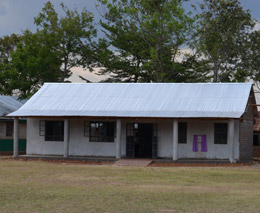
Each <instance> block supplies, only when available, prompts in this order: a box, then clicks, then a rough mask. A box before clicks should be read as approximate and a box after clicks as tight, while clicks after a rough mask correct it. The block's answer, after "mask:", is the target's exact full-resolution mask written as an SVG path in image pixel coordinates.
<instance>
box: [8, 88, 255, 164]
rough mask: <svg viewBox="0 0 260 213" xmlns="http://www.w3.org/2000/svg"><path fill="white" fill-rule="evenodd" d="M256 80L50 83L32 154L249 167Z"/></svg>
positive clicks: (35, 124) (20, 113)
mask: <svg viewBox="0 0 260 213" xmlns="http://www.w3.org/2000/svg"><path fill="white" fill-rule="evenodd" d="M256 113H257V109H256V103H255V96H254V92H253V88H252V84H251V83H84V84H78V83H72V84H69V83H45V84H44V85H43V87H42V88H41V89H40V90H39V91H38V92H37V93H36V94H35V95H34V96H33V97H32V98H31V99H30V100H29V101H27V103H26V104H24V105H23V106H22V107H21V108H20V109H19V110H17V111H15V112H13V113H11V114H9V116H10V117H14V118H15V126H14V129H15V134H14V145H15V146H14V147H15V149H14V156H15V157H16V156H17V155H18V147H17V141H18V130H19V129H20V126H19V124H18V119H19V118H21V117H22V118H27V147H26V153H27V155H39V156H44V155H62V156H64V157H68V156H89V157H97V156H99V157H114V158H116V159H120V158H167V159H172V160H174V161H178V160H182V159H190V160H192V159H201V160H204V159H211V160H227V161H230V162H232V163H233V162H251V161H252V159H253V123H254V116H255V115H256Z"/></svg>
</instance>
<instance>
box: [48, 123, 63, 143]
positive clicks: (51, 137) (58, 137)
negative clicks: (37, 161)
mask: <svg viewBox="0 0 260 213" xmlns="http://www.w3.org/2000/svg"><path fill="white" fill-rule="evenodd" d="M63 140H64V122H63V121H45V141H63Z"/></svg>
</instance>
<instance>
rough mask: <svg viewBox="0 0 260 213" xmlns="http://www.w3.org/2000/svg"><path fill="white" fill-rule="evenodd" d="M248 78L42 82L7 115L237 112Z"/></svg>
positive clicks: (223, 115) (244, 98)
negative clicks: (237, 80) (226, 80)
mask: <svg viewBox="0 0 260 213" xmlns="http://www.w3.org/2000/svg"><path fill="white" fill-rule="evenodd" d="M251 88H252V84H251V83H83V84H82V83H72V84H70V83H45V84H44V85H43V87H42V88H41V89H40V90H39V91H38V92H37V93H36V94H35V95H34V96H33V97H32V98H31V99H30V100H29V101H27V103H26V104H24V105H23V106H22V107H21V108H20V109H19V110H17V111H16V112H14V113H11V114H9V116H22V117H29V116H102V117H103V116H105V117H106V116H113V117H168V118H195V117H212V118H213V117H220V118H240V117H241V116H242V114H243V113H244V111H245V108H246V105H247V101H248V97H249V93H250V90H251Z"/></svg>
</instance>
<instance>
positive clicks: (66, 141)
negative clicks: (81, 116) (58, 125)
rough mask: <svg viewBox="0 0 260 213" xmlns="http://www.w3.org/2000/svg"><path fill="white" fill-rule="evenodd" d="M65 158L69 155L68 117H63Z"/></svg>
mask: <svg viewBox="0 0 260 213" xmlns="http://www.w3.org/2000/svg"><path fill="white" fill-rule="evenodd" d="M63 156H64V157H65V158H67V157H68V156H69V119H67V118H66V119H64V154H63Z"/></svg>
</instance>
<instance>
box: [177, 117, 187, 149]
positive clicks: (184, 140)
mask: <svg viewBox="0 0 260 213" xmlns="http://www.w3.org/2000/svg"><path fill="white" fill-rule="evenodd" d="M181 126H182V127H181ZM180 127H181V128H180ZM183 127H184V129H183ZM181 129H183V130H184V133H183V134H182V133H180V131H181ZM187 133H188V124H187V122H178V144H187V136H188V134H187ZM184 135H185V137H183V138H181V137H182V136H184ZM180 136H181V137H180Z"/></svg>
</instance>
